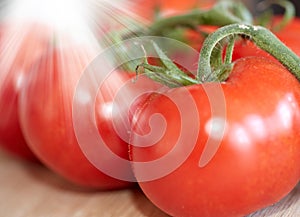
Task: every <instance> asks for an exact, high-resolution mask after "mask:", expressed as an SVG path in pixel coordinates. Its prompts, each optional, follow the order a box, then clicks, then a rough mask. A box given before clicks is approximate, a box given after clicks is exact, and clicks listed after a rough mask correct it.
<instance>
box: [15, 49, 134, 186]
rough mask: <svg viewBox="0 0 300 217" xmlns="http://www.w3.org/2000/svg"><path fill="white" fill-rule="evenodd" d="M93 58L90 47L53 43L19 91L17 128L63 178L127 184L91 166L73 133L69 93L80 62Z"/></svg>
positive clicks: (80, 182) (82, 182) (84, 63)
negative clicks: (19, 122)
mask: <svg viewBox="0 0 300 217" xmlns="http://www.w3.org/2000/svg"><path fill="white" fill-rule="evenodd" d="M92 58H93V53H91V52H90V50H89V49H84V48H82V47H80V46H78V45H74V46H71V45H70V47H63V48H53V49H52V50H50V51H49V52H48V53H47V54H46V55H45V56H44V57H43V58H42V59H41V60H40V61H39V62H37V65H36V66H35V71H34V72H32V74H31V75H30V77H29V79H28V82H26V85H25V87H24V90H23V93H22V96H21V112H20V113H21V124H22V129H23V132H24V135H25V138H26V140H27V141H28V144H29V146H30V148H31V149H32V150H33V151H34V153H35V154H36V155H37V156H38V157H39V159H40V160H41V161H42V162H43V163H45V165H46V166H48V167H49V168H51V169H52V170H53V171H55V172H57V173H58V174H60V175H62V176H63V177H65V178H66V179H67V180H69V181H71V182H74V183H76V184H78V185H82V186H86V187H91V188H100V189H115V188H122V187H127V186H129V185H130V183H127V182H124V181H120V180H117V179H114V178H112V177H109V176H107V175H106V174H104V173H102V172H101V171H99V170H98V169H97V168H96V167H94V166H93V165H92V164H91V163H90V161H89V160H88V159H87V158H86V157H85V155H84V154H83V152H82V150H81V148H80V146H79V144H78V142H77V139H76V136H75V132H74V128H73V120H72V100H73V95H74V92H75V88H76V84H77V82H78V80H79V78H80V75H81V73H82V72H83V70H84V67H86V66H87V64H88V63H89V62H90V61H91V59H92ZM91 124H93V122H92V121H91ZM125 150H126V149H124V152H126V151H125ZM120 152H122V150H121V151H120ZM124 155H125V154H124ZM99 157H101V154H99Z"/></svg>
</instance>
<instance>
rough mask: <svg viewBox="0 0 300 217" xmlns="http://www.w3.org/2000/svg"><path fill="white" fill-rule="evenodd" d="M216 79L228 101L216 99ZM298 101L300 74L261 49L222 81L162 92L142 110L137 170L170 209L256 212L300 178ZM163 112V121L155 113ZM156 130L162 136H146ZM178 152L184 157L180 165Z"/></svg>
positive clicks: (134, 152)
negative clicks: (261, 53)
mask: <svg viewBox="0 0 300 217" xmlns="http://www.w3.org/2000/svg"><path fill="white" fill-rule="evenodd" d="M218 85H221V86H220V87H221V89H222V91H223V93H224V103H225V104H224V105H222V103H221V102H222V100H220V101H219V99H217V100H216V102H215V103H212V101H214V100H215V99H213V98H212V97H213V96H215V95H216V87H217V86H218ZM208 89H209V90H210V92H211V93H213V95H211V96H210V97H208V95H207V92H206V91H207V90H208ZM189 98H192V100H193V101H194V106H195V109H194V110H193V107H190V106H189V105H188V103H187V102H188V99H189ZM220 99H221V98H220ZM212 105H213V106H212ZM223 107H224V108H223ZM222 108H223V112H224V115H222V112H220V111H221V110H222ZM299 108H300V84H299V82H298V80H297V79H296V78H295V77H294V76H292V75H291V74H290V73H289V72H288V71H287V70H286V69H285V68H283V67H282V66H281V65H279V64H278V63H276V62H273V61H270V60H268V59H264V58H257V57H255V58H243V59H240V60H239V61H237V62H235V64H234V67H233V69H232V74H231V75H230V77H229V78H228V80H226V82H223V83H221V84H216V83H207V84H204V85H200V84H199V85H191V86H186V87H180V88H175V89H172V90H170V91H168V92H166V93H164V94H159V93H158V94H156V95H155V96H153V97H152V98H151V100H149V101H148V102H147V103H145V104H144V106H143V108H140V109H139V110H138V112H137V113H136V117H135V119H136V121H135V122H134V124H133V128H132V130H133V133H132V134H133V136H132V138H131V145H130V150H129V152H130V159H131V160H132V168H133V171H134V174H135V177H136V179H137V181H138V182H139V185H140V187H141V189H142V190H143V192H144V193H145V194H146V196H147V197H148V198H149V199H150V200H151V201H152V202H153V203H154V204H155V205H156V206H157V207H159V208H160V209H162V210H163V211H164V212H166V213H167V214H169V215H171V216H181V217H184V216H189V217H192V216H201V217H208V216H210V217H215V216H218V217H225V216H231V217H233V216H245V215H247V214H250V213H251V212H254V211H256V210H258V209H261V208H263V207H266V206H269V205H271V204H273V203H276V202H277V201H278V200H280V199H281V198H282V197H284V196H285V195H286V194H288V193H289V192H290V191H291V190H292V189H293V188H294V186H295V185H296V184H297V183H298V181H299V178H300V145H299V144H300V132H299V127H300V112H299V111H300V110H299ZM213 111H217V113H213ZM158 114H159V115H160V116H161V117H163V122H162V121H159V120H156V121H155V120H154V119H155V117H156V116H157V115H158ZM197 124H198V125H199V128H198V129H197ZM195 126H196V127H195ZM222 126H224V128H223V127H222ZM159 132H160V133H161V134H159ZM222 132H223V133H222ZM152 134H155V135H157V134H159V135H161V136H160V137H157V138H159V139H157V140H153V138H151V137H150V136H146V135H152ZM193 141H194V142H195V143H194V146H191V144H190V143H191V142H193ZM209 141H210V143H209ZM176 143H178V144H177V145H176V146H175V144H176ZM216 147H217V150H216V152H213V151H212V150H214V149H215V148H216ZM189 149H190V150H189ZM210 157H212V158H210ZM167 158H168V160H166V159H167ZM177 159H185V160H183V163H182V164H178V166H176V167H174V164H176V163H177ZM159 162H163V163H159ZM147 163H148V164H147ZM144 164H145V165H144Z"/></svg>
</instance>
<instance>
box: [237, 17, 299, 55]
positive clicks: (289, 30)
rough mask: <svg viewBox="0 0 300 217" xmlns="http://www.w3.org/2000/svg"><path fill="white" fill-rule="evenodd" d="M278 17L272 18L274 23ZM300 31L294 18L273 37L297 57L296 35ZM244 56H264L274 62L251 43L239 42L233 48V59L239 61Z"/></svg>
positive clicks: (297, 44)
mask: <svg viewBox="0 0 300 217" xmlns="http://www.w3.org/2000/svg"><path fill="white" fill-rule="evenodd" d="M280 19H281V17H280V16H278V17H275V18H274V23H277V22H279V20H280ZM299 29H300V18H294V19H293V20H292V21H290V23H289V24H288V25H287V26H285V27H284V28H283V29H281V30H280V31H279V32H274V33H275V35H276V36H277V37H278V38H279V39H280V40H281V41H282V42H283V43H284V44H286V46H288V47H289V48H290V49H291V50H292V51H294V52H295V53H296V54H297V55H298V56H300V46H299V42H298V35H299ZM246 56H264V57H268V58H270V59H273V60H275V59H274V58H273V57H272V56H271V55H269V54H268V53H267V52H265V51H263V50H261V49H259V48H258V47H256V46H255V45H254V44H253V43H251V42H249V41H243V40H242V41H241V42H240V43H237V44H236V46H235V51H234V54H233V59H234V60H236V59H239V58H241V57H246Z"/></svg>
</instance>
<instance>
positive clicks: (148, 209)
mask: <svg viewBox="0 0 300 217" xmlns="http://www.w3.org/2000/svg"><path fill="white" fill-rule="evenodd" d="M166 216H167V215H165V214H163V213H162V212H161V211H159V210H158V209H157V208H156V207H154V206H153V205H152V204H151V203H150V202H149V201H148V200H147V199H146V198H145V197H144V196H143V194H142V193H141V192H140V191H139V190H137V189H131V190H123V191H114V192H86V191H80V190H79V189H76V188H74V187H70V185H69V184H67V183H65V182H64V181H63V180H61V179H60V178H59V177H57V176H55V175H54V174H52V173H51V172H50V171H48V170H47V169H45V168H44V167H42V166H38V165H31V164H26V163H24V162H21V161H17V160H16V159H14V158H12V157H10V156H8V155H6V154H4V153H3V152H1V151H0V217H166ZM199 217H201V216H199ZM249 217H300V185H298V186H297V187H296V188H295V189H294V190H293V191H292V192H291V193H290V194H289V195H288V196H287V197H285V198H284V199H283V200H281V201H280V202H278V203H277V204H275V205H274V206H271V207H268V208H266V209H264V210H261V211H259V212H256V213H253V214H252V215H250V216H249Z"/></svg>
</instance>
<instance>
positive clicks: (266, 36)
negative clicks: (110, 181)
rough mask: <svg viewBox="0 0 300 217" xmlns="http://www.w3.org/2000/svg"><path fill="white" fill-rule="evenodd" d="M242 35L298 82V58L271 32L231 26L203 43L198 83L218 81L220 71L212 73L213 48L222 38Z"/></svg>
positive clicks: (219, 30)
mask: <svg viewBox="0 0 300 217" xmlns="http://www.w3.org/2000/svg"><path fill="white" fill-rule="evenodd" d="M236 35H244V36H247V38H249V40H251V41H253V42H254V43H255V44H256V45H257V46H258V47H259V48H261V49H262V50H265V51H267V52H268V53H269V54H271V55H272V56H274V57H275V58H276V59H277V60H278V61H279V62H280V63H282V64H283V65H284V66H285V67H286V68H287V69H288V70H289V71H290V72H291V73H292V74H294V75H295V76H296V77H297V79H298V80H300V58H299V57H298V56H297V55H296V54H295V53H294V52H293V51H292V50H290V49H289V48H288V47H287V46H285V45H284V44H283V43H282V42H281V41H280V40H279V39H278V38H277V37H276V36H275V35H274V34H273V33H272V32H270V31H269V30H268V29H266V28H264V27H261V26H252V25H247V24H232V25H228V26H224V27H221V28H219V29H218V30H217V31H216V32H214V33H212V34H211V35H209V36H208V37H207V38H206V40H205V41H204V44H203V47H202V50H201V53H200V59H199V66H198V72H197V79H198V80H199V82H210V81H220V80H218V78H220V77H222V76H221V75H220V74H221V73H223V72H222V71H223V70H222V69H220V70H216V71H214V72H212V70H211V62H210V61H211V60H210V59H211V53H212V51H213V49H214V48H215V46H216V45H217V44H218V43H219V42H220V41H221V40H223V39H224V38H226V37H232V36H236ZM224 79H225V80H226V78H224Z"/></svg>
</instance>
